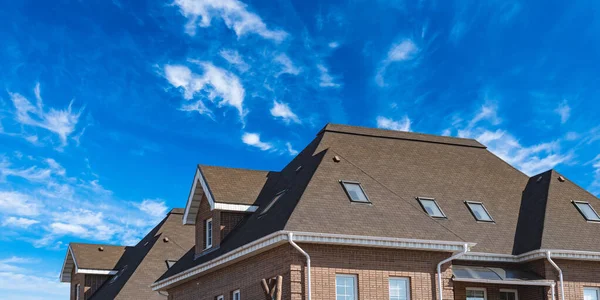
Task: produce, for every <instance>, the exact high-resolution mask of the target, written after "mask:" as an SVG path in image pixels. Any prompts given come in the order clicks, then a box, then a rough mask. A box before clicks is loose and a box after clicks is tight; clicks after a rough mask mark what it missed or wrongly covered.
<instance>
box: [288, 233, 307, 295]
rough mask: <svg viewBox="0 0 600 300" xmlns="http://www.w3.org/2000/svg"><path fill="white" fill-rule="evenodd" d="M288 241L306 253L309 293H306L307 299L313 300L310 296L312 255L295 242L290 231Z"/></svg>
mask: <svg viewBox="0 0 600 300" xmlns="http://www.w3.org/2000/svg"><path fill="white" fill-rule="evenodd" d="M288 242H289V243H290V245H292V246H293V247H294V248H296V250H298V252H300V253H302V255H304V256H305V257H306V270H307V271H306V275H307V276H306V277H307V284H308V287H307V291H308V293H307V295H306V300H311V298H310V296H311V291H310V287H311V281H310V255H308V253H306V251H304V250H302V248H300V246H298V244H296V243H295V242H294V234H293V233H291V232H290V233H288Z"/></svg>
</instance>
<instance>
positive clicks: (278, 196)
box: [260, 190, 287, 216]
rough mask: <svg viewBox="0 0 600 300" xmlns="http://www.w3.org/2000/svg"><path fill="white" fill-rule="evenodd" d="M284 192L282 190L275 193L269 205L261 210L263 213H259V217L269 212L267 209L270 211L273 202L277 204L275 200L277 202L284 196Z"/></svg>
mask: <svg viewBox="0 0 600 300" xmlns="http://www.w3.org/2000/svg"><path fill="white" fill-rule="evenodd" d="M286 191H287V190H283V191H281V192H279V193H277V194H276V195H275V197H273V200H271V202H270V203H269V205H267V207H265V209H263V211H261V212H260V215H261V216H262V215H264V214H266V213H267V212H268V211H269V209H271V207H273V205H275V202H277V200H279V198H281V197H282V196H283V195H284V194H285V192H286Z"/></svg>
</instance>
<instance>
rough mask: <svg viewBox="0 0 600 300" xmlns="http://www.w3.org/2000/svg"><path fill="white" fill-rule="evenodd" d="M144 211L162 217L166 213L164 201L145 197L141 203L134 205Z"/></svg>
mask: <svg viewBox="0 0 600 300" xmlns="http://www.w3.org/2000/svg"><path fill="white" fill-rule="evenodd" d="M136 206H137V207H138V208H139V209H140V210H141V211H143V212H144V213H146V214H148V215H150V216H152V217H157V218H162V217H164V216H165V215H166V214H167V209H168V208H167V206H166V205H165V201H162V200H152V199H145V200H144V201H142V203H140V204H137V205H136Z"/></svg>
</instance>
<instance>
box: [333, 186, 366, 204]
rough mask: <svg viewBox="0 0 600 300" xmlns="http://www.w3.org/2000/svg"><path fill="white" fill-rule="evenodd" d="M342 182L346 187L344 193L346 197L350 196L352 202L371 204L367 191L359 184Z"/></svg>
mask: <svg viewBox="0 0 600 300" xmlns="http://www.w3.org/2000/svg"><path fill="white" fill-rule="evenodd" d="M340 182H341V183H342V186H344V191H346V195H348V198H350V201H352V202H362V203H370V201H369V198H367V194H365V191H364V190H363V188H362V186H361V185H360V183H359V182H353V181H343V180H342V181H340Z"/></svg>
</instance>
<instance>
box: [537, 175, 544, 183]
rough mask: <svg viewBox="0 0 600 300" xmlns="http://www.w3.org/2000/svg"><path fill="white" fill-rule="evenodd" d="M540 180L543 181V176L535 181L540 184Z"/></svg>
mask: <svg viewBox="0 0 600 300" xmlns="http://www.w3.org/2000/svg"><path fill="white" fill-rule="evenodd" d="M542 179H544V176H540V177H538V179H537V180H536V182H540V181H542Z"/></svg>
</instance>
